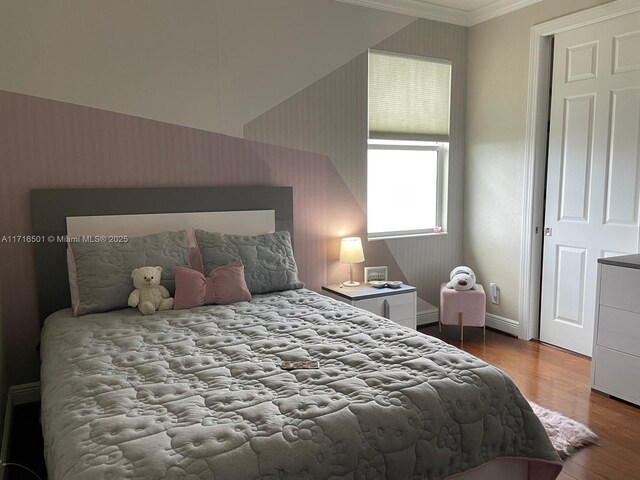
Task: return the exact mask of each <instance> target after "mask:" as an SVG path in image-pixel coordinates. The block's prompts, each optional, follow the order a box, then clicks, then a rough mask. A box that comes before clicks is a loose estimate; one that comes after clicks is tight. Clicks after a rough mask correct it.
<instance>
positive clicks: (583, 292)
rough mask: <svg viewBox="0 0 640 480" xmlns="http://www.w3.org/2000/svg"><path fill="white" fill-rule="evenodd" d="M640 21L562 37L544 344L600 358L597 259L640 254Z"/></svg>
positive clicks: (552, 143)
mask: <svg viewBox="0 0 640 480" xmlns="http://www.w3.org/2000/svg"><path fill="white" fill-rule="evenodd" d="M639 143H640V13H634V14H631V15H626V16H624V17H619V18H615V19H612V20H607V21H603V22H600V23H596V24H593V25H590V26H587V27H581V28H578V29H574V30H570V31H567V32H564V33H561V34H558V35H556V37H555V43H554V59H553V79H552V95H551V125H550V131H549V156H548V169H547V193H546V207H545V227H546V229H549V230H550V232H548V233H547V232H546V231H545V235H548V236H545V238H544V252H543V264H542V292H541V305H540V339H541V340H542V341H544V342H548V343H551V344H554V345H558V346H560V347H563V348H566V349H569V350H573V351H575V352H579V353H582V354H584V355H589V356H591V349H592V342H593V324H594V317H595V308H596V304H595V298H596V273H597V259H598V258H600V257H604V256H612V255H620V254H626V253H636V252H638V247H639V245H638V242H639V237H638V234H639V228H638V225H639V221H638V210H639V197H638V192H639V186H640V168H639V165H638V164H639V162H640V156H639V152H638V149H639Z"/></svg>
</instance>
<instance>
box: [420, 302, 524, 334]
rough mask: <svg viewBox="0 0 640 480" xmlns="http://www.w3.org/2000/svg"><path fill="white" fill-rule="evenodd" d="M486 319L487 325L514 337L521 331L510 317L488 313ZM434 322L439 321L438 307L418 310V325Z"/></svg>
mask: <svg viewBox="0 0 640 480" xmlns="http://www.w3.org/2000/svg"><path fill="white" fill-rule="evenodd" d="M485 321H486V324H487V327H491V328H494V329H496V330H500V331H501V332H504V333H508V334H509V335H513V336H514V337H517V336H518V334H519V332H520V330H519V328H520V325H519V324H518V322H516V321H515V320H511V319H510V318H506V317H501V316H499V315H494V314H493V313H487V314H486V315H485ZM433 323H438V309H436V310H432V311H427V312H418V317H417V324H418V326H422V325H431V324H433Z"/></svg>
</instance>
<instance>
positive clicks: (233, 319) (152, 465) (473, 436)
mask: <svg viewBox="0 0 640 480" xmlns="http://www.w3.org/2000/svg"><path fill="white" fill-rule="evenodd" d="M301 359H312V360H317V361H319V362H320V368H319V369H318V370H296V371H284V370H282V369H281V368H280V366H279V365H280V363H281V361H283V360H301ZM42 424H43V431H44V438H45V449H46V460H47V467H48V469H49V478H50V479H52V480H57V479H65V480H75V479H106V480H109V479H112V480H115V479H121V478H122V479H124V478H126V479H162V478H167V479H185V480H186V479H188V480H196V479H202V480H205V479H206V480H245V479H246V480H255V479H259V478H267V479H283V478H291V479H328V478H332V479H383V478H388V479H427V478H428V479H440V478H444V477H446V476H448V475H451V474H454V473H456V472H462V471H465V470H467V469H470V468H473V467H475V466H478V465H480V464H482V463H484V462H486V461H488V460H490V459H493V458H495V457H499V456H509V457H532V458H534V459H539V460H541V461H543V462H549V461H550V462H555V461H558V457H557V455H556V453H555V452H554V450H553V448H552V447H551V444H550V442H549V440H548V437H547V435H546V433H545V432H544V429H543V428H542V426H541V424H540V422H539V421H538V419H537V418H536V416H535V415H534V414H533V413H532V411H531V408H530V407H529V404H528V403H527V401H526V400H525V399H524V398H523V396H522V395H521V394H520V392H519V391H518V389H517V388H516V386H515V385H514V384H513V382H512V381H511V380H510V379H509V378H508V377H507V376H506V375H505V374H504V373H502V372H500V371H499V370H497V369H496V368H494V367H492V366H490V365H487V364H486V363H484V362H483V361H481V360H479V359H477V358H475V357H473V356H471V355H469V354H467V353H465V352H462V351H460V350H457V349H455V348H453V347H451V346H449V345H447V344H445V343H443V342H441V341H439V340H436V339H434V338H431V337H428V336H425V335H423V334H420V333H417V332H415V331H412V330H409V329H406V328H404V327H399V326H397V325H395V324H394V323H392V322H390V321H388V320H385V319H381V318H380V317H377V316H375V315H372V314H369V313H367V312H364V311H362V310H358V309H355V308H353V307H350V306H348V305H346V304H342V303H339V302H336V301H334V300H331V299H329V298H327V297H324V296H321V295H318V294H316V293H314V292H311V291H309V290H295V291H288V292H282V293H279V294H271V295H262V296H256V297H254V300H252V301H251V302H245V303H238V304H235V305H228V306H209V307H200V308H194V309H192V310H174V311H165V312H160V313H156V315H154V316H151V317H143V316H141V315H140V314H139V313H138V311H137V310H135V309H128V310H120V311H116V312H111V313H101V314H95V315H86V316H84V317H80V318H73V317H71V316H70V312H69V311H61V312H58V313H56V314H54V315H52V316H51V317H49V318H48V320H47V322H46V324H45V327H44V329H43V333H42ZM533 463H535V461H534V462H533ZM554 476H555V475H554Z"/></svg>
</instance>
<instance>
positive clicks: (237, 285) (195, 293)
mask: <svg viewBox="0 0 640 480" xmlns="http://www.w3.org/2000/svg"><path fill="white" fill-rule="evenodd" d="M175 279H176V293H175V296H174V306H173V308H175V309H180V308H192V307H199V306H200V305H210V304H212V303H217V304H218V305H227V304H229V303H236V302H244V301H247V300H251V293H249V289H248V288H247V283H246V282H245V279H244V265H242V263H241V262H234V263H230V264H229V265H223V266H221V267H218V268H214V269H213V270H211V272H210V273H209V275H208V276H206V277H205V276H204V274H202V273H200V272H198V271H197V270H192V269H191V268H185V267H176V268H175Z"/></svg>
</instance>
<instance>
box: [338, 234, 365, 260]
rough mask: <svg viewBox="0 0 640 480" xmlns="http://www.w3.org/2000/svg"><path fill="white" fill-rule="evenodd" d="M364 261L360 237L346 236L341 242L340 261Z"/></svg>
mask: <svg viewBox="0 0 640 480" xmlns="http://www.w3.org/2000/svg"><path fill="white" fill-rule="evenodd" d="M360 262H364V252H363V251H362V241H361V240H360V237H346V238H343V239H342V242H341V243H340V263H360Z"/></svg>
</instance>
